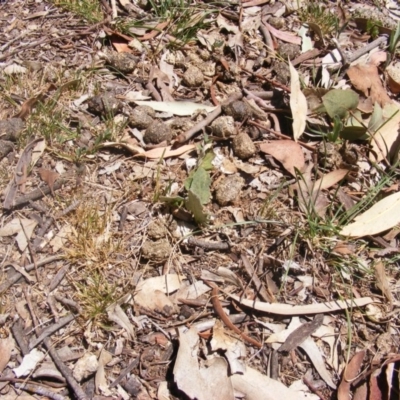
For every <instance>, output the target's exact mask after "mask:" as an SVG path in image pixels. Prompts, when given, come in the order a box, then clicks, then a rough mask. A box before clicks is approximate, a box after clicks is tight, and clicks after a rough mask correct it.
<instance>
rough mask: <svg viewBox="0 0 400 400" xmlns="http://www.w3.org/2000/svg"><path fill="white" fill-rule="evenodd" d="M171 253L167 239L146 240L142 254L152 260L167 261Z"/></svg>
mask: <svg viewBox="0 0 400 400" xmlns="http://www.w3.org/2000/svg"><path fill="white" fill-rule="evenodd" d="M170 253H171V245H170V244H169V242H168V240H167V239H159V240H154V241H153V240H146V241H145V242H144V244H143V246H142V256H143V257H144V258H146V259H147V260H150V261H157V262H162V261H165V260H166V259H167V258H168V257H169V255H170Z"/></svg>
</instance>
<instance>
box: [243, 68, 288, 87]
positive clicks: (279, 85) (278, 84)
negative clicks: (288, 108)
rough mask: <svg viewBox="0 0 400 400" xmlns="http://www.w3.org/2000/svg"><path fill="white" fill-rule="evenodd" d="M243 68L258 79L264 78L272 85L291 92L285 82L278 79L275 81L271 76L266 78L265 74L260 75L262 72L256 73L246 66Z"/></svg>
mask: <svg viewBox="0 0 400 400" xmlns="http://www.w3.org/2000/svg"><path fill="white" fill-rule="evenodd" d="M241 69H242V71H244V72H246V73H247V74H249V75H251V76H254V77H256V78H258V79H261V80H263V81H265V82H268V83H269V84H270V85H271V86H275V87H277V88H279V89H282V90H284V91H285V92H288V93H290V92H291V90H290V88H289V87H288V86H286V85H284V84H283V83H279V82H276V81H274V80H272V79H269V78H266V77H265V76H263V75H260V74H255V73H254V72H252V71H249V70H248V69H246V68H243V67H241Z"/></svg>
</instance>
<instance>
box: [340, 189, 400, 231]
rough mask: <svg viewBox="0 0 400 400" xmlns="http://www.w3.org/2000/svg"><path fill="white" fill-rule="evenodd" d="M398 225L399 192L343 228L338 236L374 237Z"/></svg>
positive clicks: (399, 220) (399, 210)
mask: <svg viewBox="0 0 400 400" xmlns="http://www.w3.org/2000/svg"><path fill="white" fill-rule="evenodd" d="M398 223H400V192H399V193H394V194H391V195H390V196H388V197H385V198H384V199H382V200H380V201H378V202H377V203H376V204H374V205H373V206H372V207H371V208H370V209H369V210H367V211H366V212H364V213H362V214H361V215H359V216H357V217H356V218H355V222H353V223H351V224H349V225H347V226H345V227H344V228H343V229H342V230H341V232H340V234H341V235H343V236H350V237H362V236H366V235H376V234H377V233H380V232H383V231H386V230H388V229H390V228H393V227H394V226H396V225H397V224H398Z"/></svg>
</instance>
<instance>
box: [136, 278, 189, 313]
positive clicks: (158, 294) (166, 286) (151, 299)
mask: <svg viewBox="0 0 400 400" xmlns="http://www.w3.org/2000/svg"><path fill="white" fill-rule="evenodd" d="M181 283H182V279H181V278H180V276H179V275H177V274H167V275H163V276H157V277H154V278H148V279H145V280H143V281H141V282H139V283H138V285H137V287H136V292H137V293H136V294H135V296H134V301H135V304H137V305H138V306H140V307H143V308H144V309H145V310H150V311H153V312H157V313H161V314H163V315H167V316H170V315H171V314H172V313H173V312H175V305H174V303H173V302H172V301H171V299H170V298H169V297H168V296H167V295H166V293H168V294H170V293H173V292H175V291H177V290H178V289H179V288H180V286H181Z"/></svg>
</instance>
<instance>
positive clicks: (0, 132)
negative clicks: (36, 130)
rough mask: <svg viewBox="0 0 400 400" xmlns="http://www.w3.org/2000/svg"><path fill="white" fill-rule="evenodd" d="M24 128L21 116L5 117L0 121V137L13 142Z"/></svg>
mask: <svg viewBox="0 0 400 400" xmlns="http://www.w3.org/2000/svg"><path fill="white" fill-rule="evenodd" d="M24 128H25V123H24V121H23V120H22V119H21V118H10V119H5V120H3V121H0V137H1V138H2V139H4V140H11V141H13V142H15V141H16V140H18V138H19V136H20V135H21V132H22V130H23V129H24Z"/></svg>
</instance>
